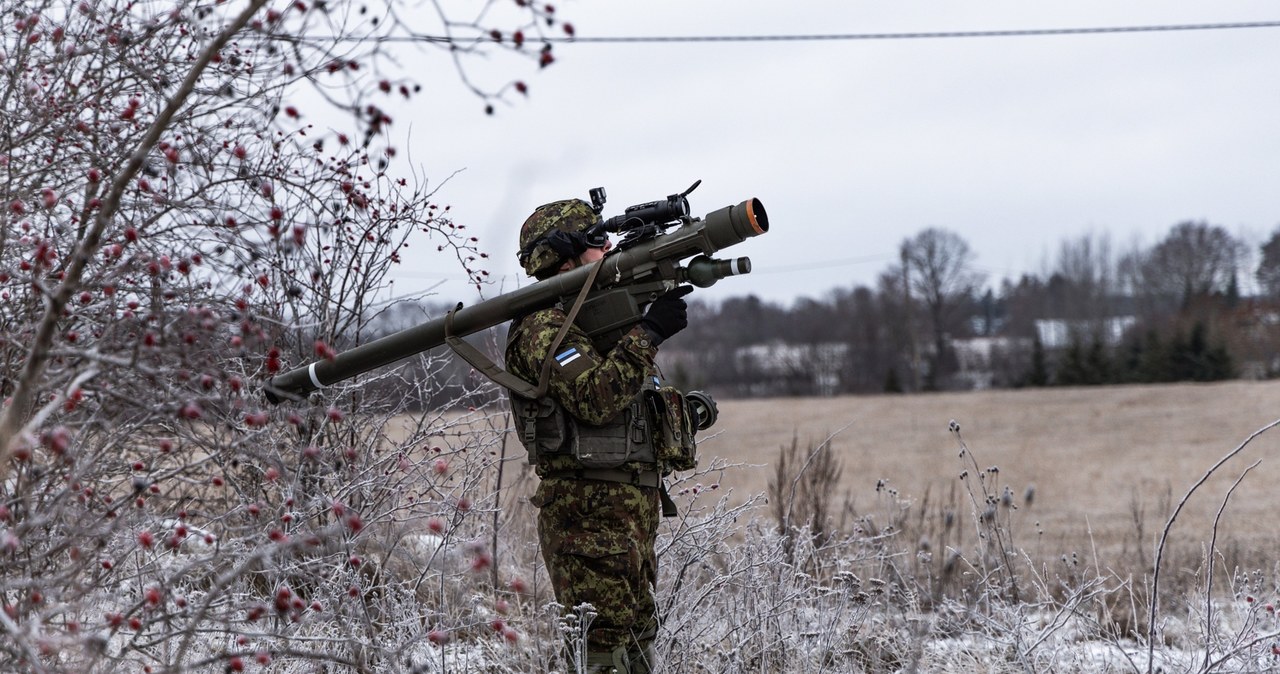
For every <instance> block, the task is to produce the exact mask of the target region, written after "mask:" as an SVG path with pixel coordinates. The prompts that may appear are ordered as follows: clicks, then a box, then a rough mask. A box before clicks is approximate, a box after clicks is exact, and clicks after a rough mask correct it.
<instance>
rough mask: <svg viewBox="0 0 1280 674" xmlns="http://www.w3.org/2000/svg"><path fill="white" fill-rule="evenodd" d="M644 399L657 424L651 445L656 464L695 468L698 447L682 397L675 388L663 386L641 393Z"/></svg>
mask: <svg viewBox="0 0 1280 674" xmlns="http://www.w3.org/2000/svg"><path fill="white" fill-rule="evenodd" d="M644 397H645V399H646V400H647V401H649V406H650V408H651V410H652V413H653V418H654V419H655V420H656V423H657V428H656V429H655V430H654V439H653V440H654V441H653V444H654V447H655V450H656V452H657V455H658V461H659V462H660V463H661V464H662V465H663V466H665V467H666V468H670V469H672V470H691V469H693V468H696V467H697V466H698V452H697V450H698V447H697V442H696V441H695V440H694V438H693V433H694V431H695V423H696V422H695V420H694V415H693V412H692V410H690V409H689V403H688V402H687V401H686V400H685V398H684V394H682V393H680V391H679V390H677V389H676V388H675V387H672V386H663V387H660V388H658V389H657V390H649V391H645V394H644Z"/></svg>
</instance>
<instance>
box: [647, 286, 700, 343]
mask: <svg viewBox="0 0 1280 674" xmlns="http://www.w3.org/2000/svg"><path fill="white" fill-rule="evenodd" d="M691 292H693V286H677V287H676V288H675V289H674V290H671V291H668V292H667V293H666V294H665V295H663V296H662V297H659V298H658V299H656V300H654V301H653V303H652V304H650V305H649V310H648V311H646V312H644V318H642V319H640V325H641V326H643V327H644V329H645V331H646V332H648V333H649V337H650V338H651V340H652V341H653V345H654V346H657V345H659V344H661V343H663V342H664V341H666V340H667V338H669V337H671V336H672V335H674V334H676V333H677V332H680V331H681V330H684V329H685V328H687V327H689V305H688V304H686V303H685V301H684V296H685V295H688V294H689V293H691Z"/></svg>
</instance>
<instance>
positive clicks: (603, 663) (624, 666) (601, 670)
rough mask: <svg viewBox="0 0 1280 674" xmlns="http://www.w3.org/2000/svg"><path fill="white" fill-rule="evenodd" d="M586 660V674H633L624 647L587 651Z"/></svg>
mask: <svg viewBox="0 0 1280 674" xmlns="http://www.w3.org/2000/svg"><path fill="white" fill-rule="evenodd" d="M586 659H587V663H586V664H587V669H586V672H587V674H633V671H632V669H631V662H630V660H629V658H628V657H627V649H626V647H625V646H619V647H618V648H615V649H613V650H611V651H587V658H586ZM645 671H648V670H645Z"/></svg>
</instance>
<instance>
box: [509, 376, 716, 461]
mask: <svg viewBox="0 0 1280 674" xmlns="http://www.w3.org/2000/svg"><path fill="white" fill-rule="evenodd" d="M508 394H509V400H510V403H511V410H512V414H513V416H514V417H515V425H516V433H517V434H518V436H519V438H520V443H521V444H522V445H524V448H525V450H526V451H527V452H528V453H529V463H531V464H534V465H539V464H540V463H542V462H544V461H547V460H548V459H550V458H551V457H556V456H567V457H572V458H573V459H574V462H573V463H574V465H575V467H578V468H583V469H611V468H621V467H622V466H624V465H625V464H642V465H645V466H646V467H648V466H652V467H653V469H656V470H658V471H660V472H661V473H667V472H669V471H672V470H689V469H691V468H694V467H695V466H696V465H697V453H696V452H697V445H696V442H695V440H694V430H695V429H694V421H693V415H692V413H691V411H690V409H689V405H688V402H687V401H686V400H685V399H684V396H683V395H682V394H681V393H680V391H678V390H676V389H675V388H674V387H671V386H663V385H662V383H661V382H660V381H659V380H658V378H657V377H653V378H652V379H651V380H650V381H649V382H647V383H646V385H645V388H644V390H642V391H641V392H640V394H639V395H637V396H636V397H635V399H634V400H632V401H631V404H630V405H628V406H627V407H626V409H624V410H622V412H621V413H619V414H618V415H617V416H615V417H614V418H612V419H610V420H609V421H606V422H605V423H604V424H601V425H598V426H597V425H594V424H587V423H582V422H580V421H578V420H577V419H575V418H574V417H573V415H572V414H569V413H568V411H567V410H565V409H564V406H562V405H561V404H560V403H558V402H556V400H555V399H554V398H552V397H551V396H543V397H542V398H538V399H536V400H535V399H529V398H525V397H523V396H521V395H519V394H517V393H515V392H513V391H508Z"/></svg>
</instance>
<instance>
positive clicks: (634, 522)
mask: <svg viewBox="0 0 1280 674" xmlns="http://www.w3.org/2000/svg"><path fill="white" fill-rule="evenodd" d="M565 319H566V316H565V313H564V311H563V310H561V309H558V308H554V309H546V310H543V311H539V312H536V313H533V314H530V315H529V316H526V317H524V318H523V319H520V320H518V321H517V322H515V323H514V324H513V326H512V330H513V331H514V332H513V337H512V339H511V341H510V342H509V344H508V347H507V354H506V357H507V369H508V370H510V371H511V372H512V373H513V374H515V375H516V376H519V377H521V378H522V379H525V380H526V381H537V379H538V374H539V372H540V371H541V368H542V363H543V361H544V360H545V359H546V358H547V357H548V350H549V348H550V346H551V342H552V340H553V339H554V338H555V335H556V334H557V333H558V332H559V330H560V328H561V326H563V325H564V321H565ZM601 346H607V345H601ZM570 350H576V352H577V354H578V358H576V359H574V361H573V362H572V363H569V364H567V365H559V364H557V365H553V366H552V368H551V374H550V381H549V388H548V395H550V396H551V397H552V398H553V399H555V400H556V401H557V402H559V403H560V405H562V406H563V407H564V409H565V411H567V412H568V413H569V414H571V415H572V416H573V417H574V418H575V419H576V420H577V421H578V422H579V423H581V424H591V425H597V426H599V425H604V424H607V423H611V422H613V423H616V422H617V419H618V418H619V417H620V416H621V415H623V414H624V413H625V411H626V410H627V409H628V408H629V407H630V405H631V404H632V402H633V401H634V400H635V399H636V398H637V396H639V395H640V392H641V391H642V390H643V389H644V388H645V386H646V385H647V384H648V383H649V382H651V381H652V380H653V378H654V376H655V375H656V368H655V366H654V357H655V355H656V354H657V348H656V347H654V346H653V345H652V344H651V342H650V339H649V337H648V335H647V334H646V333H645V331H644V330H643V329H642V328H640V327H636V328H634V329H632V330H631V331H630V332H629V333H627V334H626V335H624V336H623V337H622V339H620V340H619V341H618V342H617V344H614V345H612V348H609V349H608V350H607V352H605V353H604V354H603V355H602V353H601V352H602V351H603V349H598V348H597V346H596V345H594V344H592V342H591V340H590V339H589V338H588V337H587V335H586V334H585V333H584V332H582V331H581V330H580V329H578V328H577V327H576V326H575V327H572V328H570V329H569V332H568V333H567V334H566V336H565V338H564V340H563V342H562V343H561V345H560V347H559V348H558V349H557V351H559V352H560V353H566V352H569V351H570ZM579 466H580V464H579V463H578V461H577V459H576V458H575V457H573V456H571V455H567V454H564V455H553V456H548V457H543V458H541V459H540V460H539V461H538V463H537V465H536V470H537V473H538V476H539V477H540V478H541V479H542V480H541V484H539V486H538V489H537V492H536V493H535V494H534V496H533V499H532V502H533V504H534V505H535V506H537V507H538V508H539V513H538V538H539V542H540V543H541V545H542V554H543V558H544V559H545V561H546V564H547V571H548V573H549V574H550V576H551V583H552V586H553V587H554V589H555V594H556V599H557V601H559V602H560V603H561V604H562V605H563V606H565V607H566V608H569V609H572V608H573V607H575V606H577V605H579V604H582V603H584V602H586V603H590V604H591V605H592V606H593V607H594V608H595V610H596V613H597V616H596V618H595V620H594V621H593V622H592V624H591V626H590V631H589V633H588V635H587V637H588V646H589V648H590V649H591V650H592V651H597V650H598V651H609V650H613V649H617V648H627V649H628V650H631V651H633V652H635V653H636V655H633V656H632V659H633V660H634V659H636V658H637V655H638V654H639V652H641V651H643V650H645V649H646V648H647V646H648V644H649V643H650V642H651V641H652V640H653V637H654V635H655V633H656V631H657V618H656V610H657V609H656V605H655V603H654V597H653V588H654V586H655V585H656V583H657V559H656V556H655V552H654V540H655V538H656V537H657V529H658V518H659V516H660V512H661V505H660V495H659V490H658V489H657V488H656V487H653V486H638V485H635V484H627V483H623V482H614V481H599V480H589V479H579V478H578V477H576V476H575V474H574V473H575V471H576V470H577V469H578V468H579ZM654 469H655V466H654V465H652V464H650V465H643V464H636V463H628V464H623V466H622V467H621V470H623V471H635V472H639V471H644V470H648V471H653V470H654Z"/></svg>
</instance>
